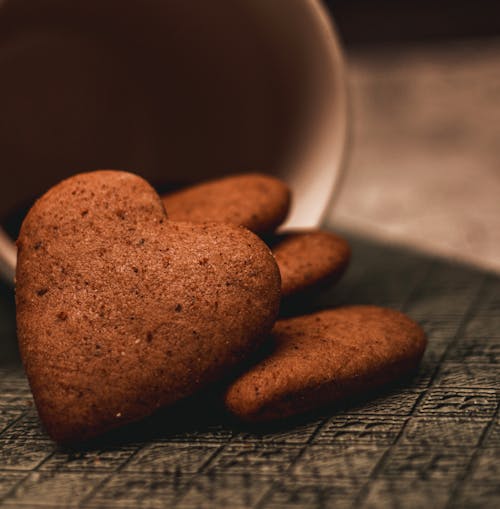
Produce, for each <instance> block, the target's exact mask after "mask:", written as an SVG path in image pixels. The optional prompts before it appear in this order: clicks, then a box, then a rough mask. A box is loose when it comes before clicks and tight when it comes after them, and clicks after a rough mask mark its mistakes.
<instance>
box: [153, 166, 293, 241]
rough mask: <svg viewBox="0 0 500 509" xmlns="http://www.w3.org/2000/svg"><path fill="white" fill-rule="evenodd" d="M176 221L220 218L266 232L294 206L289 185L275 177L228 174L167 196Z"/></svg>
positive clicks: (220, 219) (279, 221)
mask: <svg viewBox="0 0 500 509" xmlns="http://www.w3.org/2000/svg"><path fill="white" fill-rule="evenodd" d="M162 199H163V203H164V205H165V208H166V209H167V212H168V215H169V217H170V218H171V219H172V220H174V221H191V222H204V221H217V222H223V223H231V224H236V225H240V226H245V227H246V228H248V229H249V230H251V231H253V232H255V233H258V234H265V233H270V232H273V231H274V230H275V229H276V228H277V227H278V226H279V225H280V224H281V223H283V221H284V220H285V218H286V216H287V214H288V211H289V209H290V190H289V189H288V186H287V185H286V184H285V183H284V182H282V181H281V180H278V179H276V178H274V177H270V176H268V175H261V174H258V173H248V174H242V175H234V176H230V177H224V178H221V179H217V180H212V181H210V182H205V183H202V184H198V185H194V186H191V187H188V188H186V189H183V190H180V191H177V192H174V193H170V194H166V195H163V197H162Z"/></svg>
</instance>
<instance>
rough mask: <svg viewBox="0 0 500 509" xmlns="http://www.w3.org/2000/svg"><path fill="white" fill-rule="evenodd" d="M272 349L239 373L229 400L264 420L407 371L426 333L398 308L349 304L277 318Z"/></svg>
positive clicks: (241, 412)
mask: <svg viewBox="0 0 500 509" xmlns="http://www.w3.org/2000/svg"><path fill="white" fill-rule="evenodd" d="M272 340H273V341H274V347H273V348H274V350H273V352H272V353H271V354H270V356H269V357H267V358H266V359H264V360H263V361H262V362H260V363H259V364H257V365H255V366H254V367H253V368H251V369H250V370H249V371H248V372H246V373H245V374H243V375H242V376H241V377H240V378H238V379H237V380H236V381H235V382H234V383H233V384H232V385H231V386H230V388H229V390H228V392H227V394H226V399H225V402H226V406H227V408H228V409H229V410H230V411H231V412H232V413H234V414H235V415H237V416H238V417H240V418H241V419H243V420H246V421H254V422H258V421H268V420H272V419H279V418H282V417H287V416H290V415H293V414H298V413H302V412H305V411H308V410H311V409H314V408H316V407H319V406H322V405H325V404H328V403H332V402H335V401H337V400H341V399H344V398H346V397H349V396H351V395H355V394H361V393H363V392H367V391H369V390H371V389H373V388H375V387H378V386H381V385H383V384H385V383H388V382H390V381H393V380H395V379H397V378H398V377H401V376H403V375H405V374H407V373H410V372H412V370H414V369H415V368H416V366H417V365H418V363H419V361H420V359H421V357H422V355H423V353H424V350H425V346H426V339H425V334H424V332H423V331H422V329H421V328H420V326H419V325H417V324H416V323H415V322H413V321H412V320H410V319H409V318H408V317H406V316H405V315H403V314H401V313H399V312H398V311H392V310H390V309H384V308H379V307H375V306H353V307H345V308H339V309H334V310H328V311H322V312H319V313H315V314H311V315H306V316H301V317H297V318H291V319H287V320H280V321H278V322H277V323H276V325H275V327H274V329H273V332H272Z"/></svg>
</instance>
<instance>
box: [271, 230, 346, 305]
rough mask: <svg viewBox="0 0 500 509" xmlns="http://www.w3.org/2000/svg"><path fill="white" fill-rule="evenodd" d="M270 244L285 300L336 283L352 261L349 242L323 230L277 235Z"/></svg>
mask: <svg viewBox="0 0 500 509" xmlns="http://www.w3.org/2000/svg"><path fill="white" fill-rule="evenodd" d="M270 245H271V249H272V252H273V254H274V258H275V259H276V262H277V264H278V267H279V269H280V273H281V293H282V295H283V296H284V297H288V296H291V295H295V294H297V293H301V292H304V291H306V290H311V289H315V288H318V287H321V286H323V285H327V284H329V283H330V284H331V283H334V282H335V281H337V280H338V279H340V277H341V276H342V274H343V273H344V271H345V270H346V268H347V266H348V265H349V260H350V258H351V248H350V247H349V244H348V243H347V241H345V240H344V239H342V238H341V237H339V236H338V235H335V234H333V233H330V232H325V231H321V230H311V231H303V232H295V233H287V234H283V235H277V236H276V237H275V238H274V239H272V240H271V241H270Z"/></svg>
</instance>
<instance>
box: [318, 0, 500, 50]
mask: <svg viewBox="0 0 500 509" xmlns="http://www.w3.org/2000/svg"><path fill="white" fill-rule="evenodd" d="M326 4H327V5H328V7H329V8H330V9H331V11H332V12H333V14H334V15H335V19H336V21H337V25H338V27H339V29H340V32H341V34H342V37H343V40H344V42H345V43H346V45H347V46H348V47H350V46H356V45H360V44H373V43H402V42H418V41H438V40H445V39H449V38H464V37H488V36H495V35H497V34H500V4H499V2H497V1H495V0H475V1H463V0H462V1H461V0H456V1H452V0H437V1H432V0H421V1H404V2H401V1H397V0H378V1H373V0H326Z"/></svg>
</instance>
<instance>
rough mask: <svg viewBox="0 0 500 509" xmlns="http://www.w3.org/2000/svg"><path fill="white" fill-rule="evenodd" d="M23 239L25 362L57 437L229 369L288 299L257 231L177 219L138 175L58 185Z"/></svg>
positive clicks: (124, 415)
mask: <svg viewBox="0 0 500 509" xmlns="http://www.w3.org/2000/svg"><path fill="white" fill-rule="evenodd" d="M17 245H18V265H17V275H16V278H17V288H16V304H17V324H18V337H19V346H20V351H21V356H22V359H23V363H24V366H25V369H26V372H27V375H28V378H29V382H30V385H31V388H32V391H33V396H34V399H35V402H36V406H37V409H38V412H39V415H40V417H41V419H42V421H43V423H44V424H45V427H46V429H47V431H48V433H49V434H50V435H51V436H52V437H53V438H54V439H55V440H57V441H61V442H72V441H80V440H83V439H88V438H91V437H94V436H96V435H99V434H101V433H103V432H105V431H107V430H110V429H112V428H115V427H117V426H120V425H122V424H124V423H127V422H130V421H135V420H137V419H140V418H142V417H144V416H146V415H149V414H151V413H153V412H154V411H155V410H156V409H158V408H160V407H163V406H165V405H169V404H171V403H173V402H175V401H177V400H179V399H181V398H183V397H185V396H188V395H190V394H192V393H194V392H195V391H197V390H198V389H200V388H202V387H204V386H206V385H207V384H208V383H210V382H213V381H215V380H216V379H218V378H220V377H221V376H223V375H225V374H226V373H227V372H228V371H229V370H230V369H231V368H232V367H233V366H235V365H236V364H237V363H238V362H240V361H241V360H242V359H243V358H245V357H246V355H247V354H248V352H249V351H251V350H253V349H254V348H255V347H256V346H257V345H258V344H259V341H260V339H259V338H261V337H263V335H265V334H266V333H268V332H269V331H270V330H271V328H272V326H273V323H274V320H275V317H276V314H277V311H278V307H279V300H280V276H279V271H278V268H277V266H276V263H275V261H274V259H273V257H272V255H271V253H270V251H269V248H268V247H267V246H266V245H265V244H264V243H263V242H262V241H261V240H260V239H259V238H258V237H256V236H255V235H254V234H253V233H251V232H249V231H248V230H246V229H244V228H240V227H237V226H233V225H230V224H214V223H207V224H190V223H177V222H173V221H170V220H169V219H167V215H166V213H165V210H164V208H163V205H162V202H161V200H160V197H159V196H158V195H157V194H156V192H155V191H154V190H153V189H152V188H151V187H150V186H149V184H147V182H145V181H144V180H143V179H141V178H139V177H137V176H135V175H133V174H130V173H125V172H118V171H98V172H93V173H87V174H81V175H77V176H74V177H72V178H70V179H68V180H65V181H63V182H62V183H60V184H58V185H57V186H55V187H53V188H52V189H51V190H50V191H48V192H47V193H46V194H45V195H44V196H43V197H42V198H41V199H40V200H38V201H37V202H36V204H35V205H34V206H33V208H32V209H31V210H30V212H29V214H28V215H27V217H26V219H25V221H24V223H23V225H22V228H21V232H20V235H19V239H18V243H17Z"/></svg>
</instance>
